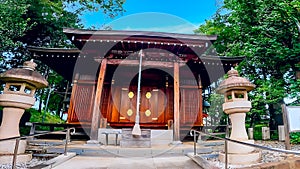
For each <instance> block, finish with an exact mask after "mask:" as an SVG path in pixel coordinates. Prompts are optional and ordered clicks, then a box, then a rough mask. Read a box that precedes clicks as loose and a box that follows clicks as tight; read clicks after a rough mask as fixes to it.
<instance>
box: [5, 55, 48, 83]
mask: <svg viewBox="0 0 300 169" xmlns="http://www.w3.org/2000/svg"><path fill="white" fill-rule="evenodd" d="M36 66H37V64H36V63H34V62H33V60H31V61H26V62H24V64H23V67H22V68H13V69H10V70H8V71H6V72H4V73H2V74H0V81H3V82H27V83H29V84H31V85H33V86H34V87H36V88H37V89H39V88H44V87H47V86H48V82H47V81H46V79H45V78H44V77H43V76H42V75H41V74H40V73H39V72H37V71H35V67H36Z"/></svg>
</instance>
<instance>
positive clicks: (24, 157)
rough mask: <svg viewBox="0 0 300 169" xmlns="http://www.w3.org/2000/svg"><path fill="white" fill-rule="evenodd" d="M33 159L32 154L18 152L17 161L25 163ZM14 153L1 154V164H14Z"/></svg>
mask: <svg viewBox="0 0 300 169" xmlns="http://www.w3.org/2000/svg"><path fill="white" fill-rule="evenodd" d="M31 159H32V155H31V154H18V155H17V163H25V162H28V161H30V160H31ZM12 162H13V155H0V165H2V164H12Z"/></svg>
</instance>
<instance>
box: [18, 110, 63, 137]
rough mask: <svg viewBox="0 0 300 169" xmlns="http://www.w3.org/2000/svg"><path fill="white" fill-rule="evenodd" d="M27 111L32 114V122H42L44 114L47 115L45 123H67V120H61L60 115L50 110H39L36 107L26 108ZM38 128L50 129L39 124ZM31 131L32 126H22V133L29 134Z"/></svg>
mask: <svg viewBox="0 0 300 169" xmlns="http://www.w3.org/2000/svg"><path fill="white" fill-rule="evenodd" d="M25 111H26V112H29V113H30V114H31V116H30V120H29V121H30V122H39V123H41V122H42V119H43V116H45V118H44V122H45V123H65V121H63V120H61V119H60V117H59V116H56V115H54V114H51V113H49V112H46V113H45V112H44V111H43V112H39V111H37V110H36V109H33V108H31V109H28V110H25ZM44 113H45V114H44ZM36 130H46V131H49V128H48V127H44V126H37V127H36ZM29 131H30V127H27V126H25V127H20V133H21V135H28V134H29Z"/></svg>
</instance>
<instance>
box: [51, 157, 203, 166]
mask: <svg viewBox="0 0 300 169" xmlns="http://www.w3.org/2000/svg"><path fill="white" fill-rule="evenodd" d="M69 168H70V169H199V168H200V167H199V166H198V165H197V164H196V163H195V162H194V161H193V160H191V159H190V158H189V157H187V156H176V157H155V158H145V157H134V158H133V157H131V158H125V157H121V158H114V157H93V156H76V157H74V158H72V159H70V160H68V161H66V162H64V163H62V164H60V165H58V166H57V167H54V168H53V169H69Z"/></svg>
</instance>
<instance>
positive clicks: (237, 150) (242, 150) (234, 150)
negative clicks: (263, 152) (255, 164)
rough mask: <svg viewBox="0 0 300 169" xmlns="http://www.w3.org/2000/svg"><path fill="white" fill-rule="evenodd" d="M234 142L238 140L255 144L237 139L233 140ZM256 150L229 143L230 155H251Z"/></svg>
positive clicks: (252, 141)
mask: <svg viewBox="0 0 300 169" xmlns="http://www.w3.org/2000/svg"><path fill="white" fill-rule="evenodd" d="M231 139H233V140H238V141H241V142H244V143H250V144H254V140H239V139H235V138H231ZM254 150H255V148H254V147H251V146H246V145H242V144H239V143H234V142H228V153H229V154H247V153H251V152H253V151H254Z"/></svg>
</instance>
